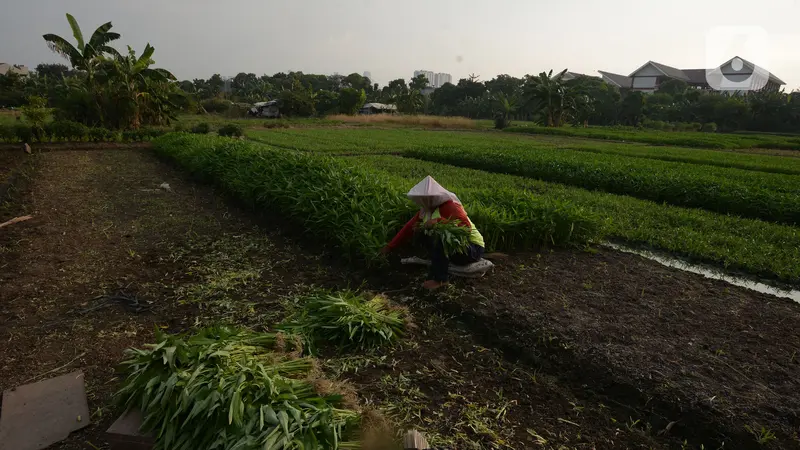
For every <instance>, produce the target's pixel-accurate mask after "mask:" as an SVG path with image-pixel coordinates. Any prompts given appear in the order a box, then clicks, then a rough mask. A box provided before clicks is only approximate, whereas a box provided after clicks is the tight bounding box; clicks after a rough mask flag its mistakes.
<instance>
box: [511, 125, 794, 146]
mask: <svg viewBox="0 0 800 450" xmlns="http://www.w3.org/2000/svg"><path fill="white" fill-rule="evenodd" d="M506 131H508V132H512V133H526V134H547V135H556V136H571V137H582V138H590V139H607V140H612V141H630V142H643V143H646V144H654V145H674V146H681V147H698V148H713V149H740V148H776V149H784V150H800V137H797V136H778V135H768V134H724V133H701V132H691V131H680V132H677V131H655V130H637V129H633V128H612V127H589V128H578V127H562V128H547V127H537V126H520V127H510V128H507V129H506Z"/></svg>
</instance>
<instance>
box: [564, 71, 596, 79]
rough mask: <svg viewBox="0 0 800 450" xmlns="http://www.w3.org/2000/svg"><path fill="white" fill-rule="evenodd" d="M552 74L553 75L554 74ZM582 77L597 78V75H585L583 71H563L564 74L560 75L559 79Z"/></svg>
mask: <svg viewBox="0 0 800 450" xmlns="http://www.w3.org/2000/svg"><path fill="white" fill-rule="evenodd" d="M554 76H555V75H554ZM582 77H586V78H599V77H597V76H594V75H586V74H585V73H578V72H566V73H564V76H562V77H561V79H562V80H564V81H569V80H574V79H576V78H582Z"/></svg>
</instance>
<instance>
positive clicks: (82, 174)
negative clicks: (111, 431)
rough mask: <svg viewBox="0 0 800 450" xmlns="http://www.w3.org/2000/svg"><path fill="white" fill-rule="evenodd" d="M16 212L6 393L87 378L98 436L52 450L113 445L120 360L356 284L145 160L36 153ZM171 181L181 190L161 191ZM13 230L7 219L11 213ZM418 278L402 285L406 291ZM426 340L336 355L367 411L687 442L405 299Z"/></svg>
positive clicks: (4, 338) (478, 425)
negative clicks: (155, 341) (166, 337)
mask: <svg viewBox="0 0 800 450" xmlns="http://www.w3.org/2000/svg"><path fill="white" fill-rule="evenodd" d="M38 157H39V158H40V161H39V163H38V172H37V173H36V176H35V178H34V179H33V181H32V183H31V184H30V185H29V186H28V189H27V190H26V191H25V195H24V196H23V197H22V198H21V199H20V200H19V204H18V205H17V207H16V210H15V211H14V213H17V212H25V213H28V214H32V215H33V216H35V218H34V219H33V220H31V221H28V222H24V223H20V224H16V225H14V226H13V227H9V228H8V229H5V230H3V232H2V233H0V255H2V256H3V262H4V264H5V265H4V266H3V270H2V271H1V272H0V354H2V355H3V359H2V362H0V380H2V381H0V389H7V388H9V387H12V386H15V385H18V384H21V383H24V382H27V381H30V380H39V379H43V378H47V377H50V376H55V375H58V374H63V373H66V372H68V371H71V370H76V369H81V370H83V371H84V372H85V373H86V380H87V390H88V395H89V402H90V410H91V411H92V417H91V420H92V422H93V425H92V426H90V427H89V428H87V429H85V430H83V431H81V432H78V433H75V434H73V435H72V436H71V437H70V438H69V439H68V440H67V441H65V442H63V443H61V444H58V445H56V446H55V447H54V448H63V449H77V448H93V449H96V448H106V445H105V444H104V441H103V437H102V431H103V430H105V429H106V428H107V427H108V425H110V423H111V422H112V421H113V419H114V418H115V417H116V415H117V414H119V412H120V411H119V410H118V409H117V408H115V407H114V406H113V402H112V398H111V394H112V393H113V391H114V390H115V389H117V388H118V387H119V383H120V380H119V378H118V377H117V374H116V373H115V369H114V367H115V365H116V364H117V363H118V362H120V360H121V359H122V351H123V350H124V349H125V348H128V347H131V346H142V345H143V344H145V343H148V342H152V338H153V330H154V329H155V328H156V327H159V328H162V329H166V330H169V331H182V330H186V329H188V328H190V327H192V326H197V325H203V324H210V323H217V322H230V323H241V324H246V325H249V326H251V327H254V328H256V329H266V328H268V327H269V326H270V325H271V324H273V323H275V322H277V321H278V320H280V319H281V318H282V316H283V315H284V312H285V310H286V309H285V308H286V307H287V305H289V306H290V304H291V302H292V301H293V300H292V299H293V298H294V296H295V295H297V294H299V293H302V292H304V291H307V290H308V289H311V288H313V287H315V286H316V287H320V286H321V287H329V288H346V287H348V286H358V284H359V281H358V280H359V279H360V278H362V277H361V275H359V274H357V273H353V271H352V270H349V269H347V268H344V267H340V266H336V265H333V266H331V265H329V264H328V263H327V262H326V260H325V259H323V258H321V257H320V256H317V255H316V254H315V253H314V252H310V251H309V250H307V249H305V250H304V249H301V248H300V247H298V246H297V245H295V244H294V243H293V242H291V241H290V240H289V239H287V238H286V237H285V236H283V235H281V234H278V233H276V232H268V231H265V230H267V229H268V228H264V227H259V226H258V224H257V223H256V222H255V221H254V220H253V219H252V218H251V216H250V215H249V214H245V213H242V212H240V211H239V210H238V209H237V208H235V207H231V206H229V205H228V204H227V203H226V202H224V201H223V200H221V198H220V197H218V196H216V195H215V194H214V193H213V192H212V191H211V190H210V189H207V188H205V187H202V186H198V185H196V184H194V183H192V182H189V181H187V180H185V179H184V178H183V177H182V176H181V174H180V173H179V172H177V171H176V170H174V169H172V168H170V167H168V166H166V165H165V164H163V163H161V162H159V161H158V160H156V159H155V158H154V157H152V156H151V155H150V154H149V153H148V152H147V151H145V150H123V149H115V150H90V151H83V150H69V151H53V152H48V153H43V154H40V155H39V156H38ZM165 182H166V183H168V184H169V189H165V188H162V187H160V186H161V185H162V183H165ZM0 219H5V218H4V217H0ZM412 277H413V276H412V275H410V274H400V276H399V278H398V279H397V281H396V282H397V283H399V284H402V283H405V282H408V281H410V279H411V278H412ZM395 299H396V300H399V301H403V302H405V303H407V304H409V305H411V306H412V311H413V312H414V316H415V322H416V325H417V328H416V330H415V331H414V332H413V334H412V336H410V337H409V338H408V339H406V340H405V341H404V343H403V345H401V346H400V347H399V348H396V349H393V350H390V351H385V352H381V353H376V354H371V355H328V356H327V357H326V358H325V359H324V361H323V365H324V367H325V368H326V371H327V373H328V374H329V376H331V377H340V378H342V379H349V380H350V381H351V382H352V384H353V386H354V387H355V389H356V390H357V392H358V394H359V398H360V401H361V403H362V404H364V405H366V406H368V407H371V408H375V409H377V410H380V411H382V413H383V414H384V415H386V416H388V417H389V418H390V419H391V420H392V421H394V422H396V423H397V424H398V425H400V426H413V427H416V428H419V429H423V430H426V431H428V432H429V433H430V434H431V436H432V438H433V440H434V441H435V442H438V443H440V444H446V445H450V446H452V447H455V448H481V447H483V448H517V449H521V448H559V447H560V446H567V447H568V448H586V449H589V448H664V447H665V446H666V445H668V444H670V443H673V444H674V443H676V442H677V440H675V439H673V438H672V437H671V436H658V435H657V434H656V431H657V430H648V429H647V426H646V425H645V424H644V423H641V422H637V419H636V418H631V417H630V416H629V415H627V414H624V412H626V411H627V410H625V409H624V408H623V409H620V408H617V407H615V406H614V405H608V404H605V403H603V402H602V401H601V399H600V398H599V397H593V396H591V395H587V394H586V392H584V389H582V388H580V387H578V388H577V390H576V388H575V387H573V385H571V384H569V383H564V382H562V381H561V380H560V379H559V378H556V377H554V376H553V374H548V373H544V372H541V371H539V370H537V368H536V367H532V366H531V365H528V364H518V363H514V362H511V361H509V360H507V359H506V358H504V356H503V355H502V353H501V352H499V351H498V350H495V349H491V348H487V347H485V346H481V345H480V342H478V341H476V340H475V339H474V336H473V334H472V332H471V331H469V330H468V329H466V328H465V327H464V326H463V325H462V323H461V322H460V321H458V320H455V319H452V318H450V317H448V316H445V315H442V314H441V313H440V312H439V311H440V310H439V309H437V308H436V306H435V305H434V304H433V303H432V302H430V301H429V299H424V298H420V297H416V296H414V295H408V296H405V297H401V296H397V295H395Z"/></svg>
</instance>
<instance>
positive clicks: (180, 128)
mask: <svg viewBox="0 0 800 450" xmlns="http://www.w3.org/2000/svg"><path fill="white" fill-rule="evenodd" d="M172 131H174V132H176V133H182V132H184V131H186V125H184V124H183V123H181V122H178V123H176V124H175V126H174V127H173V128H172Z"/></svg>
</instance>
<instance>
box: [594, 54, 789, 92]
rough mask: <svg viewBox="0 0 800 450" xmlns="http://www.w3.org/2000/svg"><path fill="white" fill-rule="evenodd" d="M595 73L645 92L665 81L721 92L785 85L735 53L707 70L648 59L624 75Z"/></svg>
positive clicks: (612, 82)
mask: <svg viewBox="0 0 800 450" xmlns="http://www.w3.org/2000/svg"><path fill="white" fill-rule="evenodd" d="M598 72H600V75H602V76H603V81H605V82H606V83H608V84H612V85H614V86H617V87H619V88H620V89H630V90H632V91H639V92H644V93H647V94H649V93H653V92H656V91H657V90H658V88H659V86H660V85H661V83H663V82H665V81H668V80H680V81H683V82H685V83H686V84H688V85H689V86H691V87H694V88H697V89H703V90H718V91H723V92H743V91H747V90H755V91H759V90H766V91H778V90H780V88H781V86H783V85H784V84H786V83H784V82H783V81H782V80H781V79H780V78H778V77H776V76H775V75H774V74H772V73H770V72H768V71H767V70H766V69H763V68H760V67H758V66H756V65H755V64H753V63H751V62H750V61H747V60H746V59H743V58H740V57H738V56H735V57H733V58H731V59H730V60H728V61H727V62H724V63H722V65H720V66H719V67H714V68H711V69H676V68H674V67H670V66H668V65H666V64H660V63H657V62H655V61H648V62H647V63H645V64H644V65H643V66H642V67H639V68H638V69H636V70H635V71H634V72H633V73H632V74H630V75H628V76H625V75H620V74H616V73H611V72H604V71H598Z"/></svg>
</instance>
